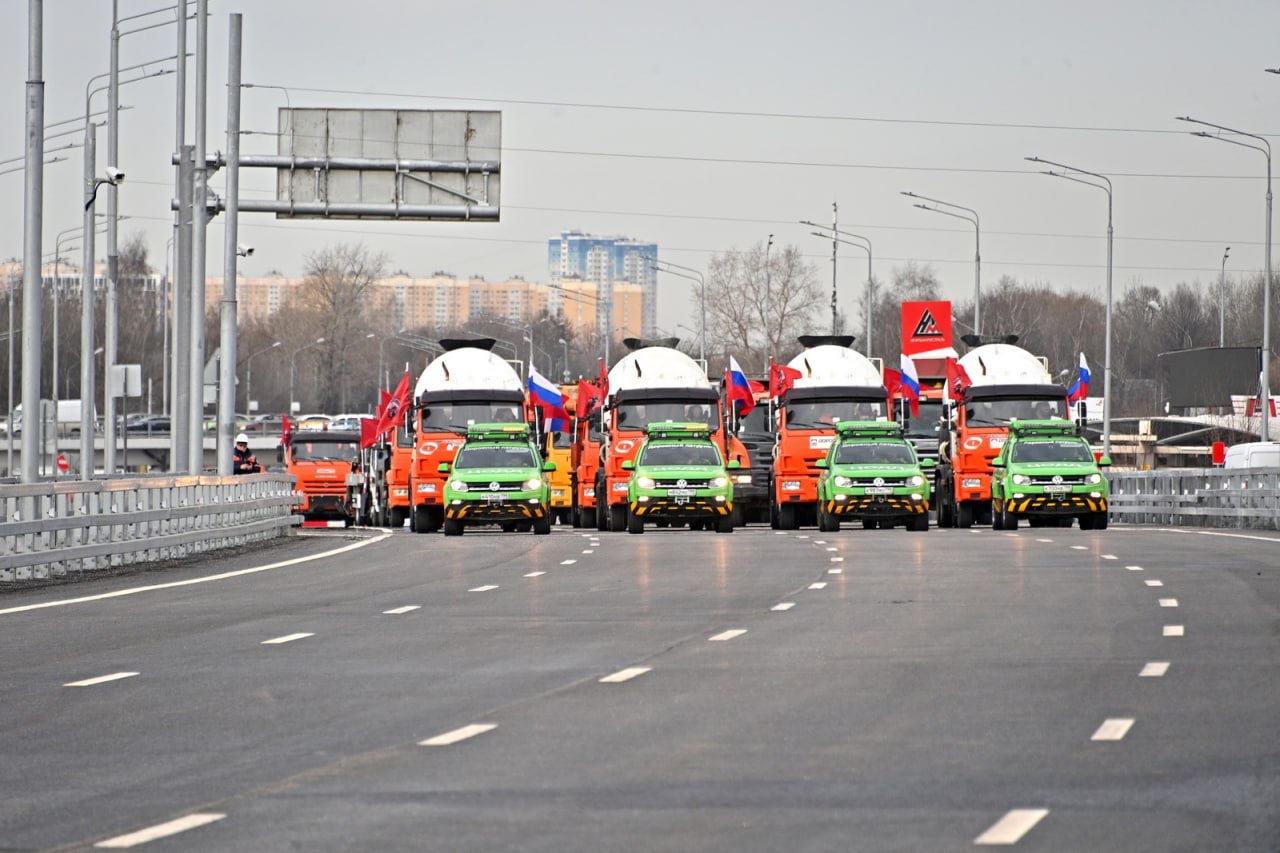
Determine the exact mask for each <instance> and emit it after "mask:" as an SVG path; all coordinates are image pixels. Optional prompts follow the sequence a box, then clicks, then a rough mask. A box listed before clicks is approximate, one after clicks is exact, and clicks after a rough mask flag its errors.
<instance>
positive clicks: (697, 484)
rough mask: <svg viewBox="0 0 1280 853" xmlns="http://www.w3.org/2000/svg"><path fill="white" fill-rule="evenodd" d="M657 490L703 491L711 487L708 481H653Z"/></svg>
mask: <svg viewBox="0 0 1280 853" xmlns="http://www.w3.org/2000/svg"><path fill="white" fill-rule="evenodd" d="M653 484H654V487H655V488H658V489H705V488H708V487H709V486H710V485H711V481H710V480H705V479H704V480H683V481H681V480H654V481H653Z"/></svg>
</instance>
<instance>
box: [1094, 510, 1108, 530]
mask: <svg viewBox="0 0 1280 853" xmlns="http://www.w3.org/2000/svg"><path fill="white" fill-rule="evenodd" d="M1109 520H1110V519H1109V517H1108V516H1107V511H1106V510H1103V511H1102V512H1095V513H1094V514H1093V529H1094V530H1106V529H1107V523H1108V521H1109Z"/></svg>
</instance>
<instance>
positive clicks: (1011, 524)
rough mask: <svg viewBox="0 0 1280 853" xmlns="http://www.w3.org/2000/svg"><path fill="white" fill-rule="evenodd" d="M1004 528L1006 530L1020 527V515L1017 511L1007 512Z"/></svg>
mask: <svg viewBox="0 0 1280 853" xmlns="http://www.w3.org/2000/svg"><path fill="white" fill-rule="evenodd" d="M1004 529H1005V530H1017V529H1018V516H1017V514H1016V513H1012V512H1006V513H1005V514H1004Z"/></svg>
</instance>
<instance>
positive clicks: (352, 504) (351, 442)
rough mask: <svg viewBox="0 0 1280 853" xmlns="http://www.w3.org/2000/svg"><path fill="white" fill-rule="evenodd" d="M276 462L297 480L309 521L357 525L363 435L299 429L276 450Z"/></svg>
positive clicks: (300, 510)
mask: <svg viewBox="0 0 1280 853" xmlns="http://www.w3.org/2000/svg"><path fill="white" fill-rule="evenodd" d="M277 459H278V460H279V461H280V462H282V463H284V464H285V466H287V468H288V471H289V473H290V474H292V475H293V476H294V477H295V478H296V479H297V490H298V494H299V495H300V496H301V498H302V501H301V503H300V504H299V505H298V506H297V507H296V508H295V509H294V512H297V513H299V514H301V515H302V517H303V518H304V519H305V520H306V521H321V522H332V523H340V524H342V525H343V526H350V525H351V524H353V523H354V522H355V514H356V509H357V507H356V501H355V500H354V498H353V496H354V495H357V494H358V493H359V482H358V481H359V479H360V478H361V476H362V475H361V473H360V472H359V470H358V467H359V466H358V463H359V460H360V433H359V432H357V431H356V430H328V429H299V430H293V431H292V432H291V433H289V435H288V436H287V437H286V439H285V442H284V444H282V445H280V447H279V448H278V449H277Z"/></svg>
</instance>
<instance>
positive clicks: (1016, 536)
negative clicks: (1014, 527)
mask: <svg viewBox="0 0 1280 853" xmlns="http://www.w3.org/2000/svg"><path fill="white" fill-rule="evenodd" d="M1005 536H1007V537H1008V538H1010V539H1018V538H1021V537H1019V536H1018V534H1016V533H1006V534H1005Z"/></svg>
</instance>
